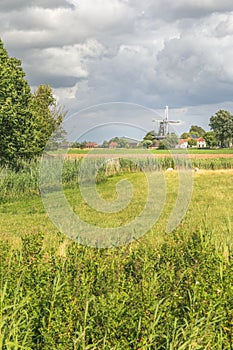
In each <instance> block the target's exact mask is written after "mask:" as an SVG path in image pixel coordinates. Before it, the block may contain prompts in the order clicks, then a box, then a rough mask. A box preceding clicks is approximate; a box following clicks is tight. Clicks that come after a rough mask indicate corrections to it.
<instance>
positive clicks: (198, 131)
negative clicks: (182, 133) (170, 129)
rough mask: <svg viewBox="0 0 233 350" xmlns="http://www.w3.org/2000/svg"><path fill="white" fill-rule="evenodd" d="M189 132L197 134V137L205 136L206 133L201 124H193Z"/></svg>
mask: <svg viewBox="0 0 233 350" xmlns="http://www.w3.org/2000/svg"><path fill="white" fill-rule="evenodd" d="M189 134H190V135H196V136H197V137H203V136H204V134H205V130H204V129H203V128H202V127H201V126H198V125H192V126H191V128H190V129H189Z"/></svg>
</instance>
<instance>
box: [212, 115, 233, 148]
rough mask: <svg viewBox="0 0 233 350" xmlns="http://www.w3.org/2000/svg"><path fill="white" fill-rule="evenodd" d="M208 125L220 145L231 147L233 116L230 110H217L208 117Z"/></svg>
mask: <svg viewBox="0 0 233 350" xmlns="http://www.w3.org/2000/svg"><path fill="white" fill-rule="evenodd" d="M209 125H210V128H211V130H213V131H214V133H215V135H216V139H217V140H218V141H219V144H220V146H221V147H232V138H233V116H232V115H231V114H230V112H228V111H225V110H219V111H218V112H217V113H215V115H214V116H212V117H211V118H210V124H209Z"/></svg>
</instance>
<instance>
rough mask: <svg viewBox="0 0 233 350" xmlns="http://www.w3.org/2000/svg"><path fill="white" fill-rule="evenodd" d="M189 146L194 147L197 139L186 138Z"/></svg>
mask: <svg viewBox="0 0 233 350" xmlns="http://www.w3.org/2000/svg"><path fill="white" fill-rule="evenodd" d="M188 145H189V147H195V146H196V145H197V140H195V139H189V140H188Z"/></svg>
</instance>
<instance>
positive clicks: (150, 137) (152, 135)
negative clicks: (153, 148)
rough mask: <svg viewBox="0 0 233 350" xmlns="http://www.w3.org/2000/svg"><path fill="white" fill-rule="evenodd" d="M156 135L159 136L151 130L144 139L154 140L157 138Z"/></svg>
mask: <svg viewBox="0 0 233 350" xmlns="http://www.w3.org/2000/svg"><path fill="white" fill-rule="evenodd" d="M156 136H158V134H157V133H156V132H155V131H154V130H151V131H149V132H148V133H147V134H146V135H145V136H144V137H143V140H144V141H146V140H149V141H154V140H155V139H156Z"/></svg>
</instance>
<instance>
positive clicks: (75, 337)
mask: <svg viewBox="0 0 233 350" xmlns="http://www.w3.org/2000/svg"><path fill="white" fill-rule="evenodd" d="M209 162H210V161H209ZM77 164H78V163H77V162H73V163H68V164H67V165H66V167H65V169H64V172H65V174H64V177H63V180H64V191H65V194H66V197H67V200H68V201H69V203H70V205H71V206H72V208H73V210H74V211H75V212H76V213H77V214H78V215H79V216H80V217H81V218H82V219H83V220H86V221H88V222H91V223H92V224H95V225H98V226H102V227H108V226H113V227H115V226H118V225H124V224H125V223H127V222H128V221H129V220H132V219H133V218H134V217H136V216H137V215H139V213H140V209H141V208H142V207H143V206H144V204H145V201H146V196H145V194H146V191H147V182H146V179H145V176H144V175H143V173H141V172H129V173H120V174H118V175H116V176H111V177H107V178H102V180H101V181H100V182H99V183H98V185H97V189H98V192H99V194H100V195H101V196H102V197H103V198H104V199H106V200H108V201H110V203H111V201H112V200H115V199H116V198H117V193H116V184H117V183H118V182H119V181H120V180H123V179H126V178H127V179H128V180H129V181H130V182H131V183H132V185H133V188H134V193H133V194H134V196H133V199H132V201H131V203H130V205H129V206H128V207H127V208H126V209H125V210H122V211H120V212H119V213H112V214H109V213H98V212H96V211H94V210H93V209H91V208H89V207H88V205H87V204H86V203H85V201H84V200H83V198H82V197H81V194H80V189H79V187H78V186H77V184H76V183H77V181H76V178H75V176H73V175H72V176H71V174H73V173H75V171H76V170H77V168H76V167H77ZM205 164H210V163H208V162H206V163H205ZM218 165H219V163H218ZM210 168H211V166H210ZM133 170H134V171H135V169H133ZM161 171H163V175H164V177H165V183H166V203H165V206H164V208H163V211H162V214H161V217H160V218H159V220H158V221H157V222H156V223H155V226H154V227H153V229H152V230H150V231H149V232H147V233H146V234H145V235H144V236H143V237H141V238H140V239H139V240H137V241H135V242H133V243H130V244H127V245H125V246H123V247H119V248H109V249H95V248H91V247H86V246H82V245H78V244H77V243H75V242H73V241H71V240H70V239H69V238H68V237H66V236H65V235H63V234H62V233H59V232H58V229H57V228H56V227H55V226H54V225H53V223H52V222H51V221H50V220H49V217H48V216H47V214H46V213H45V210H44V208H43V205H42V201H41V198H40V195H39V192H38V184H37V181H36V171H35V173H33V171H31V172H29V171H28V172H22V173H21V174H13V173H9V174H5V175H4V176H2V180H1V182H2V183H4V186H2V187H1V196H0V204H1V205H0V222H1V234H0V238H1V240H0V245H1V247H0V274H1V286H0V288H1V292H0V295H1V310H0V311H1V312H0V349H4V350H5V349H6V350H11V349H14V350H15V349H20V350H21V349H32V350H34V349H36V350H37V349H38V350H40V349H46V350H51V349H52V350H56V349H61V350H63V349H64V350H70V349H82V350H84V349H85V350H86V349H109V350H110V349H114V350H115V349H117V350H118V349H119V350H122V349H137V350H139V349H169V350H172V349H210V350H212V349H232V346H233V336H232V334H233V288H232V280H233V259H232V258H233V251H232V248H233V246H232V222H233V212H232V193H233V183H232V175H233V170H229V169H228V170H227V169H225V170H224V169H220V170H215V171H213V170H206V169H204V167H203V168H202V169H201V170H200V171H199V172H197V173H194V172H193V180H194V183H193V195H192V200H191V203H190V206H189V209H188V211H187V213H186V215H185V217H184V218H183V220H182V222H181V223H180V225H179V226H178V227H177V228H176V230H174V231H173V232H171V233H166V230H165V229H166V224H167V221H168V218H169V216H170V214H171V211H172V209H173V207H174V205H175V202H176V198H177V189H178V173H177V172H176V171H174V172H172V173H166V172H165V171H164V170H161ZM29 174H30V176H29ZM3 189H5V190H4V191H3Z"/></svg>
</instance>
